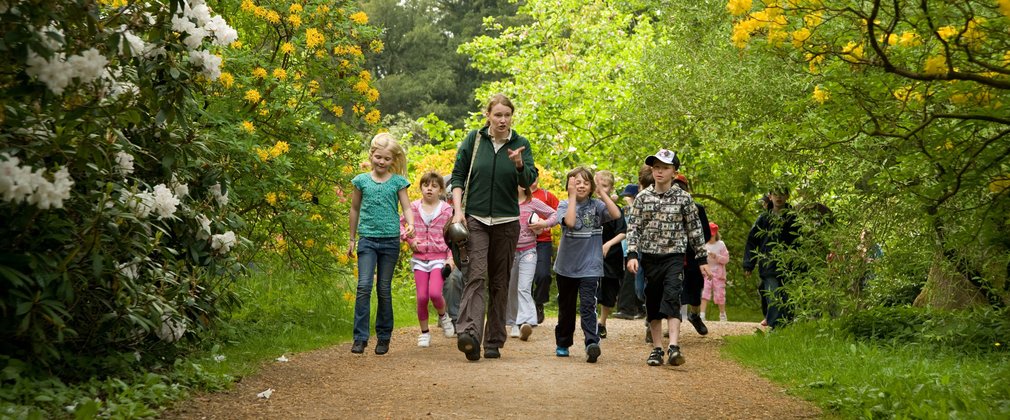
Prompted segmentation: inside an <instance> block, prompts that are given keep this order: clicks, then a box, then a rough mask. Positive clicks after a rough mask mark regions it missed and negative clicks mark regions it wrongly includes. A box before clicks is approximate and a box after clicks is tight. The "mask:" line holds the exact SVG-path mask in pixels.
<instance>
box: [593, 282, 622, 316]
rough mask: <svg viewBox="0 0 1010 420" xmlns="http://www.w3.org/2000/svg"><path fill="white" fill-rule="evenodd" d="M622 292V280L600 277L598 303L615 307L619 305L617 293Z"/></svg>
mask: <svg viewBox="0 0 1010 420" xmlns="http://www.w3.org/2000/svg"><path fill="white" fill-rule="evenodd" d="M620 293H621V281H620V280H618V279H612V278H610V277H600V287H597V288H596V303H599V304H600V305H603V306H606V307H608V308H613V307H614V306H617V295H619V294H620Z"/></svg>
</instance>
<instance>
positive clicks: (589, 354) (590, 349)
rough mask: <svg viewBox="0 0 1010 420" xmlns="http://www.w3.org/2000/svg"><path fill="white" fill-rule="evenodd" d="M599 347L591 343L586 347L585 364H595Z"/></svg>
mask: <svg viewBox="0 0 1010 420" xmlns="http://www.w3.org/2000/svg"><path fill="white" fill-rule="evenodd" d="M600 353H602V352H601V351H600V345H599V344H596V343H592V344H590V345H588V346H586V362H589V363H596V359H599V358H600Z"/></svg>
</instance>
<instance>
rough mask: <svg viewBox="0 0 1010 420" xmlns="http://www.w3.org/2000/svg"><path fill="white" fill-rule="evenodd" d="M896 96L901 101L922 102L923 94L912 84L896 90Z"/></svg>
mask: <svg viewBox="0 0 1010 420" xmlns="http://www.w3.org/2000/svg"><path fill="white" fill-rule="evenodd" d="M893 94H894V98H895V99H897V100H899V101H901V102H922V94H921V93H919V92H916V91H915V90H914V89H913V88H912V87H911V86H902V87H900V88H898V89H895V91H894V93H893Z"/></svg>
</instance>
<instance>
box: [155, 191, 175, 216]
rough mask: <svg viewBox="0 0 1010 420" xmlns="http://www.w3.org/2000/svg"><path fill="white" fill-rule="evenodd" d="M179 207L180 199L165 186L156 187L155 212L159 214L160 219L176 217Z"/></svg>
mask: <svg viewBox="0 0 1010 420" xmlns="http://www.w3.org/2000/svg"><path fill="white" fill-rule="evenodd" d="M178 205H179V199H178V198H177V197H176V196H175V194H174V193H173V192H172V190H170V189H169V188H168V187H166V186H165V184H158V185H155V186H154V211H155V212H156V213H158V218H159V219H164V218H167V217H172V216H174V215H175V208H176V206H178Z"/></svg>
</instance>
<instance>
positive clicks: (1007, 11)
mask: <svg viewBox="0 0 1010 420" xmlns="http://www.w3.org/2000/svg"><path fill="white" fill-rule="evenodd" d="M996 4H997V5H999V12H1000V13H1002V14H1003V16H1006V17H1008V18H1010V0H996ZM996 345H997V346H998V345H999V343H996Z"/></svg>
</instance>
